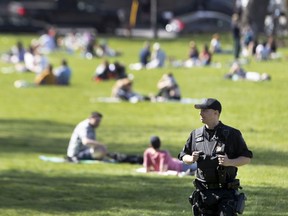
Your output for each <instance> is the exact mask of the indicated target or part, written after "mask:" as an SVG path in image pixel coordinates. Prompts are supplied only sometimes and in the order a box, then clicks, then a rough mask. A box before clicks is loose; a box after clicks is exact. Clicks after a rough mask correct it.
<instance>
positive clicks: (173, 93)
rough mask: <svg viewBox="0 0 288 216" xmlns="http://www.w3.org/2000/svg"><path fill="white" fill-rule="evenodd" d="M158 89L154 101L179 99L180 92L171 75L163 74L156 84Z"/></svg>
mask: <svg viewBox="0 0 288 216" xmlns="http://www.w3.org/2000/svg"><path fill="white" fill-rule="evenodd" d="M157 88H158V89H159V92H158V94H157V95H156V97H155V100H156V101H167V100H177V101H179V100H180V99H181V92H180V88H179V85H178V84H177V81H176V79H175V77H174V75H173V74H172V73H168V74H163V76H162V77H161V79H160V80H159V81H158V83H157Z"/></svg>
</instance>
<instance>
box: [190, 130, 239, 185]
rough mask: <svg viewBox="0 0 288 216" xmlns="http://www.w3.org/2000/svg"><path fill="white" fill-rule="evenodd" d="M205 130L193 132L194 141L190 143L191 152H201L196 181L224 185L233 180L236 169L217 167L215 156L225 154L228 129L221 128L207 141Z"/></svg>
mask: <svg viewBox="0 0 288 216" xmlns="http://www.w3.org/2000/svg"><path fill="white" fill-rule="evenodd" d="M204 130H205V128H204V127H202V128H198V129H196V130H195V131H194V133H195V134H194V135H195V139H194V140H193V141H192V150H193V151H201V152H203V153H204V155H203V156H201V157H199V159H198V161H197V167H198V169H197V172H196V177H197V179H198V180H200V181H202V182H206V183H216V184H219V183H221V184H225V183H228V182H231V181H233V180H234V179H235V177H236V173H237V168H236V167H225V166H219V164H218V157H217V154H225V146H226V145H228V144H229V143H227V140H228V136H229V134H230V128H229V127H226V126H224V125H223V126H221V128H218V129H217V130H216V133H215V134H214V136H213V137H212V138H211V140H210V141H209V140H208V139H206V138H205V136H204Z"/></svg>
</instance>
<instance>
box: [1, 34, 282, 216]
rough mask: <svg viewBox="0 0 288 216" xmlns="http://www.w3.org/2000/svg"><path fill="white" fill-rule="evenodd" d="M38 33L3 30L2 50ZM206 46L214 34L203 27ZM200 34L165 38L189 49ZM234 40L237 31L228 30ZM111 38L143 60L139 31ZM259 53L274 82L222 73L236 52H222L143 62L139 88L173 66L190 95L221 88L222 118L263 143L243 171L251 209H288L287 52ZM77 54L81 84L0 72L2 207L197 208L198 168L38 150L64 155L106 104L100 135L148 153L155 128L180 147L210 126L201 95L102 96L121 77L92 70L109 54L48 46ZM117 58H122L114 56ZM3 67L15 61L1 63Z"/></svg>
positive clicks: (148, 215) (124, 211) (256, 66)
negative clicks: (68, 157) (209, 59)
mask: <svg viewBox="0 0 288 216" xmlns="http://www.w3.org/2000/svg"><path fill="white" fill-rule="evenodd" d="M34 37H35V36H24V35H17V36H12V35H0V43H1V48H0V50H1V51H2V52H4V51H6V50H7V49H8V48H9V47H11V46H12V45H13V44H14V43H15V42H16V41H17V40H18V39H21V40H22V41H25V42H26V43H28V41H30V40H31V38H34ZM193 39H194V40H195V41H196V42H197V43H199V48H201V47H202V45H201V44H203V42H205V41H208V40H209V37H203V36H195V37H193ZM189 40H191V38H183V39H177V40H164V41H161V45H162V47H163V48H164V49H165V50H166V52H167V53H168V55H169V56H174V57H176V58H178V59H183V58H185V57H186V55H187V44H188V42H189ZM222 43H223V46H224V47H225V48H227V49H231V48H232V47H231V45H229V43H231V38H230V37H229V36H226V37H224V38H222ZM109 44H110V45H111V46H112V47H116V48H117V49H118V50H121V51H123V52H124V55H123V56H121V57H119V58H117V60H119V61H120V62H122V63H124V64H126V65H128V64H129V63H132V62H136V61H137V60H138V59H137V55H138V50H139V49H140V48H141V47H142V44H143V40H140V39H116V38H109ZM280 52H281V53H282V54H283V56H285V58H284V59H283V60H279V61H270V62H255V61H254V60H252V61H251V63H250V64H249V65H246V67H245V68H246V69H247V70H250V71H259V72H267V73H269V74H270V75H271V76H272V81H271V82H263V83H252V82H231V81H227V80H223V75H224V73H226V72H227V70H228V63H229V62H231V61H232V57H231V56H230V55H217V56H215V57H214V59H213V60H214V61H215V62H220V63H222V68H220V69H215V68H203V69H200V68H195V69H180V68H177V69H174V68H170V67H169V66H168V67H167V68H165V69H161V70H160V69H159V70H151V71H138V72H132V71H129V73H133V75H134V77H135V86H134V88H135V90H136V91H137V92H140V93H143V94H149V93H155V92H156V82H157V80H158V79H159V78H160V77H161V75H162V74H163V73H164V72H170V71H171V72H173V73H174V74H175V76H176V78H177V80H178V82H179V84H180V87H181V90H182V94H183V97H189V98H203V97H216V98H218V99H219V100H220V101H221V102H222V104H223V114H222V116H221V119H222V121H223V122H224V123H226V124H228V125H232V126H234V127H236V128H239V129H240V130H241V131H242V133H243V135H244V138H245V140H246V142H247V143H248V145H249V147H250V148H251V150H252V151H253V152H254V155H255V157H254V159H253V161H252V163H251V164H250V165H248V166H245V167H241V168H240V171H239V177H240V178H241V182H242V186H243V187H244V191H245V192H246V194H247V196H248V201H247V206H246V210H245V215H250V216H257V215H259V216H260V215H261V216H262V215H267V216H270V215H275V216H276V215H279V216H282V215H288V213H287V212H288V205H287V194H288V183H287V179H288V174H287V173H288V168H287V162H288V159H287V154H288V147H287V132H286V131H287V130H288V127H287V118H288V115H287V112H286V110H287V105H288V102H287V90H288V87H287V82H288V74H287V68H288V67H287V66H288V64H287V58H286V56H287V55H288V49H287V48H280ZM62 57H65V58H67V59H68V62H69V63H70V65H71V67H72V68H73V79H72V86H70V87H41V88H26V89H24V88H22V89H17V88H15V87H14V86H13V83H14V81H15V80H18V79H24V80H28V81H33V80H34V75H33V74H29V73H25V74H20V73H11V74H3V73H0V85H1V91H0V98H1V108H0V175H1V178H0V184H1V187H0V194H1V196H0V203H1V204H0V215H12V216H14V215H21V216H22V215H29V216H31V215H35V216H36V215H37V216H38V215H41V216H42V215H43V216H46V215H47V216H48V215H49V216H51V215H69V216H70V215H83V216H86V215H87V216H88V215H89V216H90V215H97V216H98V215H99V216H107V215H108V216H110V215H111V216H114V215H125V216H127V215H128V216H135V215H143V216H162V215H163V216H164V215H165V216H166V215H167V216H171V215H183V216H184V215H185V216H187V215H191V211H190V206H189V203H188V200H187V198H188V196H189V195H190V193H191V191H192V184H191V182H192V179H193V178H191V177H184V178H178V177H174V176H169V177H165V176H155V175H143V174H138V173H136V172H135V169H136V168H138V167H139V166H137V165H130V164H86V165H83V164H81V165H80V164H79V165H76V164H64V163H63V164H56V163H55V164H54V163H47V162H43V161H41V160H39V158H38V157H39V155H50V156H59V157H61V156H63V155H64V154H65V151H66V147H67V143H68V141H69V137H70V135H71V132H72V130H73V128H74V126H75V124H76V123H78V122H79V121H81V120H82V119H84V118H85V117H86V116H87V115H88V114H89V113H90V112H91V111H93V110H99V111H101V112H103V114H104V119H103V120H104V121H103V123H102V125H101V127H100V128H99V129H98V137H99V140H101V141H102V142H104V143H106V144H107V145H108V147H109V149H110V150H111V151H117V152H124V153H133V154H142V152H143V150H144V149H145V147H146V146H147V142H148V140H149V137H150V136H151V135H153V134H157V135H159V136H160V137H162V141H163V145H164V147H165V148H167V149H169V150H170V151H171V153H172V154H173V155H174V156H176V155H177V154H178V152H179V151H180V150H181V148H182V147H183V145H184V143H185V141H186V139H187V137H188V134H189V133H190V131H191V130H192V129H194V128H196V127H199V126H201V123H200V121H199V114H198V112H197V110H195V109H193V106H192V105H188V104H177V103H166V104H155V103H148V102H145V103H144V102H143V103H137V104H130V103H117V104H108V103H99V102H95V99H96V98H97V97H109V96H110V92H111V87H112V85H113V81H109V82H105V83H97V84H96V83H94V82H93V81H91V79H90V78H91V76H92V74H93V72H94V70H95V67H96V65H97V64H98V63H99V62H100V61H101V60H100V59H93V60H91V61H89V60H85V59H83V58H81V56H80V55H79V54H75V55H67V54H66V53H64V52H58V53H55V54H53V55H51V56H49V59H50V61H51V62H52V63H53V64H54V65H55V66H57V65H59V62H60V59H61V58H62ZM113 60H115V59H113ZM0 67H2V69H3V67H10V65H7V64H4V63H0Z"/></svg>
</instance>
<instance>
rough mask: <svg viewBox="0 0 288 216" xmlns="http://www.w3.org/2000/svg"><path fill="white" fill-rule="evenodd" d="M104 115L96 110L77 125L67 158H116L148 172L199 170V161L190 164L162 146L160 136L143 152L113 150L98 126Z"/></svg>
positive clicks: (76, 160) (113, 159)
mask: <svg viewBox="0 0 288 216" xmlns="http://www.w3.org/2000/svg"><path fill="white" fill-rule="evenodd" d="M102 118H103V115H102V114H101V113H100V112H92V113H91V115H90V116H89V117H88V118H87V119H84V120H83V121H81V122H80V123H78V124H77V125H76V127H75V128H74V131H73V133H72V135H71V138H70V141H69V145H68V148H67V161H69V162H74V163H77V162H79V161H80V160H103V161H109V160H112V161H113V162H127V163H133V164H143V166H144V168H145V171H146V172H160V173H161V172H162V173H163V172H166V171H168V170H173V171H176V172H177V173H181V172H185V173H186V174H193V173H194V171H195V170H196V168H197V165H196V164H193V165H187V164H185V163H183V162H182V161H180V160H178V159H177V158H175V157H173V156H171V154H170V152H169V151H168V150H162V149H161V140H160V138H159V137H158V136H152V137H151V138H150V141H149V146H148V147H147V149H145V150H144V153H143V156H142V155H131V154H130V155H129V154H124V153H115V152H110V151H109V150H108V148H107V146H106V145H105V144H103V143H101V142H100V141H98V140H97V136H96V128H98V127H99V126H100V124H101V121H102Z"/></svg>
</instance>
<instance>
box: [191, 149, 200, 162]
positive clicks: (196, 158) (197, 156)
mask: <svg viewBox="0 0 288 216" xmlns="http://www.w3.org/2000/svg"><path fill="white" fill-rule="evenodd" d="M201 153H202V152H201V151H194V152H193V153H192V158H193V163H194V162H196V161H197V160H198V159H199V156H200V154H201Z"/></svg>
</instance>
